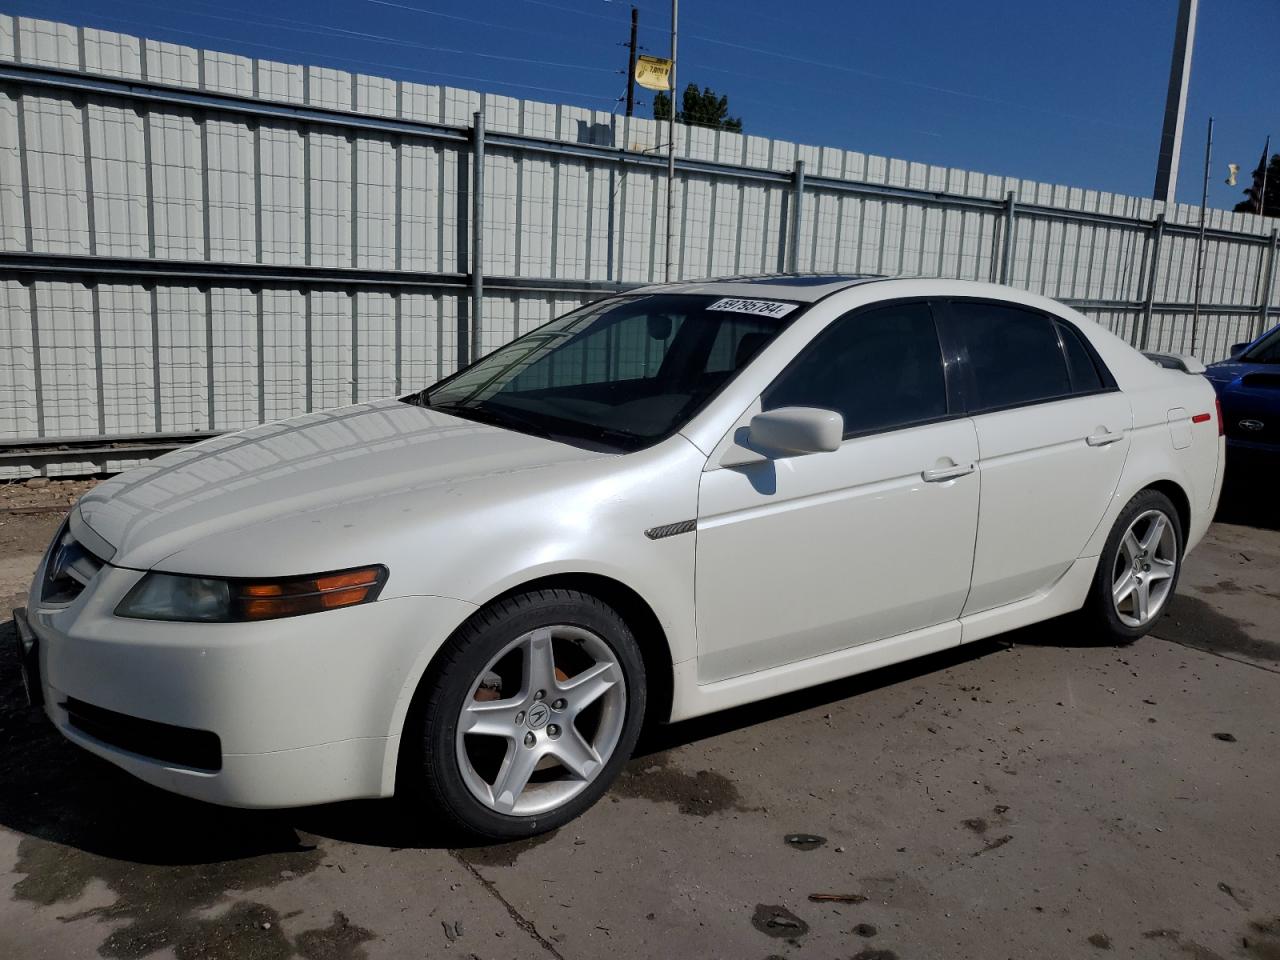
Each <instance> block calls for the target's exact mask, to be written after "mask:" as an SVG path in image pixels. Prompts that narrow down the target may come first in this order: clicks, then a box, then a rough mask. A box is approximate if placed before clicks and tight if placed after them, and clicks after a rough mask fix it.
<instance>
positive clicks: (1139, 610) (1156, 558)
mask: <svg viewBox="0 0 1280 960" xmlns="http://www.w3.org/2000/svg"><path fill="white" fill-rule="evenodd" d="M1177 569H1178V538H1177V535H1176V534H1175V533H1174V530H1173V523H1172V521H1170V519H1169V517H1168V516H1167V515H1166V514H1165V513H1164V512H1163V511H1161V510H1147V511H1145V512H1143V513H1140V514H1139V515H1138V516H1137V517H1135V518H1134V520H1133V522H1132V523H1131V524H1129V529H1128V530H1126V531H1125V532H1124V536H1123V537H1122V538H1121V539H1120V547H1119V549H1118V550H1117V551H1116V557H1115V561H1114V563H1113V564H1112V568H1111V601H1112V603H1113V604H1114V605H1115V610H1116V615H1117V616H1118V617H1119V618H1120V622H1121V623H1123V624H1124V625H1125V626H1126V627H1142V626H1145V625H1146V624H1148V623H1150V622H1151V621H1152V620H1153V619H1155V617H1156V616H1157V615H1158V614H1159V613H1160V611H1161V609H1163V607H1164V605H1165V601H1167V600H1168V599H1169V594H1170V593H1171V592H1172V588H1173V575H1174V573H1175V571H1176V570H1177Z"/></svg>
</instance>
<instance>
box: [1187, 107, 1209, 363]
mask: <svg viewBox="0 0 1280 960" xmlns="http://www.w3.org/2000/svg"><path fill="white" fill-rule="evenodd" d="M1212 162H1213V117H1210V118H1209V133H1208V135H1207V136H1206V137H1205V141H1204V191H1203V192H1202V193H1201V194H1200V234H1199V236H1197V237H1196V295H1195V301H1194V303H1193V304H1192V307H1191V311H1192V312H1191V353H1192V354H1193V355H1194V354H1195V352H1196V332H1197V331H1198V330H1199V329H1200V289H1201V286H1202V284H1203V283H1204V228H1205V220H1206V217H1207V215H1208V212H1209V210H1208V207H1209V165H1210V164H1211V163H1212Z"/></svg>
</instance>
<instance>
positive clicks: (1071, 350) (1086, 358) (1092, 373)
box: [1058, 322, 1103, 393]
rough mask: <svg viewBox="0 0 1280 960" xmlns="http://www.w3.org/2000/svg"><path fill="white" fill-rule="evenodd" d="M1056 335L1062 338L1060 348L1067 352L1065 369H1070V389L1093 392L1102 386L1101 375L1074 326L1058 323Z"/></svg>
mask: <svg viewBox="0 0 1280 960" xmlns="http://www.w3.org/2000/svg"><path fill="white" fill-rule="evenodd" d="M1058 336H1060V337H1061V338H1062V348H1063V349H1064V350H1065V351H1066V353H1067V369H1068V370H1070V371H1071V389H1072V391H1073V392H1074V393H1095V392H1097V391H1098V390H1101V389H1102V387H1103V383H1102V375H1101V374H1100V373H1098V367H1097V364H1095V363H1094V362H1093V356H1092V355H1091V354H1090V353H1089V350H1088V348H1087V347H1085V345H1084V344H1083V343H1082V342H1081V340H1080V334H1079V333H1077V332H1076V331H1075V328H1073V327H1071V326H1069V325H1068V324H1065V323H1061V322H1059V323H1058Z"/></svg>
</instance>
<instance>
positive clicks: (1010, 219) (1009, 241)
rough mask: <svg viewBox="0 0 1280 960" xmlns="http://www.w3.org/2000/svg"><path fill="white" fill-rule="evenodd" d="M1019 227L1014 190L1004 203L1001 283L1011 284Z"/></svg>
mask: <svg viewBox="0 0 1280 960" xmlns="http://www.w3.org/2000/svg"><path fill="white" fill-rule="evenodd" d="M1017 226H1018V199H1017V194H1015V193H1014V192H1013V191H1012V190H1010V191H1009V194H1008V196H1007V197H1006V198H1005V201H1004V249H1003V250H1002V251H1001V252H1000V282H1001V283H1008V282H1009V273H1010V271H1011V270H1012V269H1013V238H1014V231H1015V230H1016V229H1017Z"/></svg>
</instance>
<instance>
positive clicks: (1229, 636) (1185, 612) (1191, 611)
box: [1154, 594, 1280, 663]
mask: <svg viewBox="0 0 1280 960" xmlns="http://www.w3.org/2000/svg"><path fill="white" fill-rule="evenodd" d="M1252 626H1253V624H1251V623H1245V622H1243V621H1239V620H1233V619H1231V618H1230V617H1228V616H1227V615H1226V614H1224V613H1220V612H1219V611H1217V610H1215V609H1214V608H1213V607H1212V606H1210V605H1209V604H1208V603H1207V602H1206V601H1204V600H1201V599H1199V598H1198V597H1192V596H1188V595H1187V594H1174V596H1173V598H1172V599H1171V600H1170V601H1169V609H1168V611H1167V612H1166V613H1165V615H1164V616H1163V617H1161V618H1160V622H1159V623H1157V624H1156V626H1155V629H1154V633H1155V635H1156V636H1157V637H1160V638H1161V639H1164V640H1171V641H1173V642H1174V643H1180V644H1182V645H1183V646H1184V647H1192V648H1194V649H1196V650H1203V651H1205V652H1206V653H1227V654H1233V655H1238V656H1242V657H1250V658H1252V659H1254V660H1266V661H1269V662H1271V663H1280V644H1277V643H1270V642H1268V641H1266V640H1259V639H1257V638H1256V637H1253V636H1250V634H1249V633H1248V631H1247V629H1246V628H1248V627H1252Z"/></svg>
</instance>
